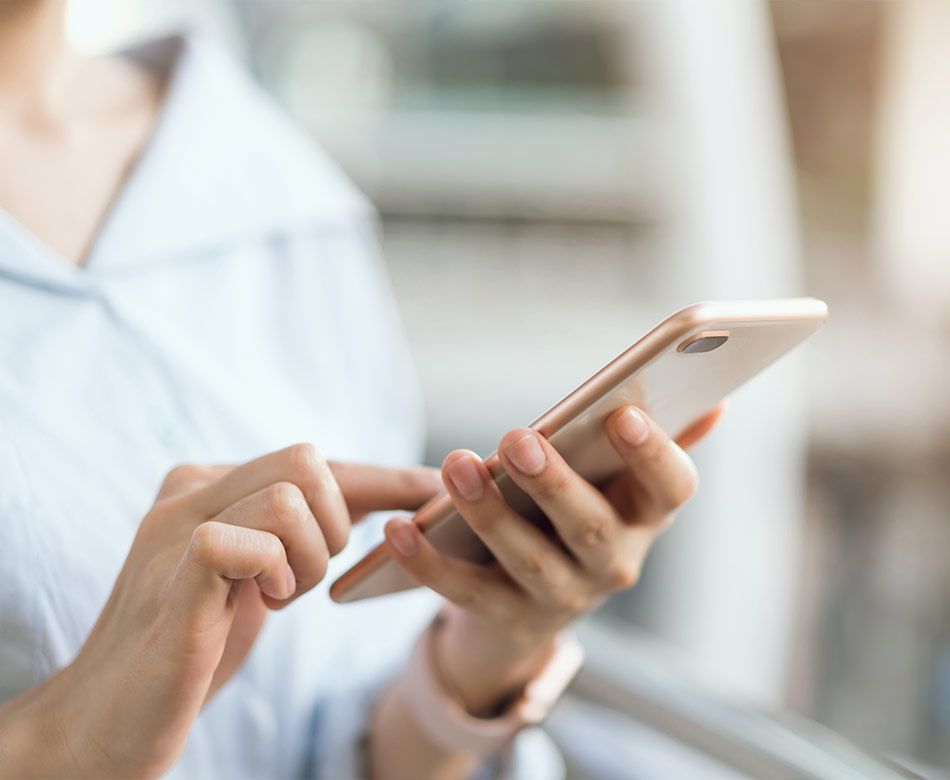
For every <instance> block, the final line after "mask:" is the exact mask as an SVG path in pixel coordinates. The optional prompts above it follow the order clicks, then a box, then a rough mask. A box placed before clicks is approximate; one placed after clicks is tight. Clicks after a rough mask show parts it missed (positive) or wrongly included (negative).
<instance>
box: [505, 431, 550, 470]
mask: <svg viewBox="0 0 950 780" xmlns="http://www.w3.org/2000/svg"><path fill="white" fill-rule="evenodd" d="M505 455H506V456H508V460H510V461H511V462H512V463H514V464H515V468H516V469H518V471H520V472H521V473H522V474H527V475H528V476H529V477H533V476H535V475H536V474H540V473H541V469H543V468H544V449H543V448H542V447H541V442H539V441H538V437H537V436H536V435H535V434H533V433H526V434H525V435H524V436H522V437H521V438H520V439H518V441H516V442H515V443H514V444H509V445H508V446H507V447H506V448H505Z"/></svg>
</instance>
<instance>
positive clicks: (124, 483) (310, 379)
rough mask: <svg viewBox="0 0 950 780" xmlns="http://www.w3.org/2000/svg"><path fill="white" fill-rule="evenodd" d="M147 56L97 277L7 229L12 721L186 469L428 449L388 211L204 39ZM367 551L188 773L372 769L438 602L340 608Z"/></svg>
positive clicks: (4, 322) (266, 645)
mask: <svg viewBox="0 0 950 780" xmlns="http://www.w3.org/2000/svg"><path fill="white" fill-rule="evenodd" d="M129 56H134V57H136V58H138V59H140V60H141V61H142V62H143V63H146V64H148V65H149V66H151V67H156V68H162V67H163V68H166V69H168V72H169V75H168V78H169V80H170V83H169V90H168V92H167V98H166V103H165V106H164V108H163V111H162V115H161V117H160V119H159V122H158V125H157V127H156V129H155V131H154V133H153V135H152V137H151V139H150V141H149V143H148V145H147V148H146V150H145V152H144V154H143V156H142V157H141V159H140V160H139V162H138V164H137V165H136V167H135V169H134V171H133V172H132V174H131V176H130V178H129V180H128V182H127V183H126V185H125V186H124V188H123V191H122V193H121V196H120V197H119V199H118V201H117V202H116V203H115V204H114V206H113V208H112V209H111V211H110V214H109V217H108V219H107V221H106V223H105V225H104V227H103V229H102V231H101V233H100V235H99V236H98V238H97V240H96V242H95V244H94V246H93V248H92V251H91V252H90V254H89V256H88V259H87V263H86V265H85V267H83V268H76V267H75V266H73V265H72V264H70V263H68V262H67V261H66V260H65V259H63V258H62V257H59V256H57V255H56V254H55V253H53V252H52V251H51V250H50V249H49V248H47V247H46V246H44V245H43V244H42V243H41V242H40V241H39V240H38V239H37V238H36V237H35V236H33V235H32V234H31V233H29V232H28V231H27V230H25V229H24V228H23V227H22V226H20V225H19V224H18V223H16V222H15V221H14V220H13V219H12V218H10V217H9V215H7V214H5V213H4V212H2V211H0V546H2V554H0V700H4V699H7V698H9V697H12V696H15V695H16V694H18V693H20V692H22V691H23V690H25V689H27V688H29V687H31V686H33V685H35V684H36V683H37V682H38V681H40V680H42V679H43V678H44V677H46V676H47V675H49V674H50V673H51V672H52V671H54V670H56V669H57V668H60V667H62V666H63V665H64V664H67V663H68V662H69V661H70V660H71V659H72V658H73V657H74V656H75V654H76V652H77V651H78V649H79V647H80V645H81V643H82V641H83V639H84V637H85V636H86V635H87V634H88V632H89V631H90V629H91V627H92V625H93V622H94V621H95V619H96V617H97V615H98V613H99V611H100V609H101V607H102V605H103V604H104V602H105V600H106V598H107V596H108V594H109V591H110V588H111V586H112V583H113V581H114V579H115V576H116V574H117V573H118V571H119V569H120V567H121V565H122V562H123V560H124V558H125V555H126V552H127V550H128V548H129V545H130V544H131V541H132V538H133V535H134V533H135V531H136V528H137V526H138V524H139V522H140V520H141V518H142V517H143V516H144V514H145V513H146V511H147V510H148V508H149V506H150V505H151V502H152V499H153V497H154V495H155V493H156V491H157V489H158V486H159V484H160V483H161V481H162V478H163V476H164V474H165V473H166V472H167V471H168V470H169V469H170V468H171V467H172V466H173V465H175V464H177V463H189V462H196V463H205V462H241V461H244V460H247V459H249V458H252V457H254V456H257V455H259V454H262V453H264V452H267V451H271V450H274V449H277V448H280V447H284V446H286V445H288V444H291V443H294V442H298V441H311V442H313V443H314V444H316V446H317V447H318V448H319V449H320V450H321V451H323V452H324V453H325V454H326V455H327V456H328V457H330V458H332V459H338V460H353V461H364V462H373V463H382V464H392V465H398V464H411V463H415V462H417V461H418V459H419V457H420V453H421V443H422V416H421V407H420V402H419V396H418V394H417V388H416V385H415V380H414V377H413V375H412V372H411V370H410V367H409V361H408V356H407V350H406V345H405V343H404V341H403V336H402V333H401V331H400V326H399V321H398V317H397V314H396V311H395V308H394V305H393V301H392V299H391V296H390V291H389V289H388V286H387V282H386V279H385V274H384V268H383V265H382V263H381V261H380V258H379V256H378V254H377V247H376V242H375V236H374V231H375V215H374V212H373V210H372V208H371V207H370V205H369V204H368V203H367V202H366V200H365V199H364V198H363V197H362V196H361V195H360V194H359V193H358V192H357V191H356V190H355V189H354V188H353V187H352V186H351V185H350V184H349V182H348V181H347V180H346V179H345V178H344V177H343V176H342V175H341V173H340V172H339V170H338V169H337V168H336V167H335V166H334V165H333V163H332V162H330V161H329V160H328V159H327V158H326V157H325V156H324V155H323V154H321V153H320V152H319V151H318V150H317V149H315V148H314V146H313V145H312V144H311V143H310V141H309V140H308V139H306V138H305V137H303V136H302V135H301V133H300V132H299V131H298V130H297V129H296V128H295V127H294V126H293V125H292V124H290V123H289V122H288V121H287V120H285V119H284V117H283V116H282V115H281V114H280V112H279V111H277V110H275V108H274V107H273V106H272V105H271V103H270V102H269V101H268V100H267V99H266V98H265V97H264V95H263V94H262V93H261V92H260V91H259V90H258V89H257V88H256V87H255V86H254V85H253V84H252V83H251V82H250V81H249V80H248V79H247V78H246V77H245V76H244V75H243V74H242V73H241V72H240V70H239V69H238V68H237V67H235V66H234V65H233V64H232V63H231V62H230V61H229V60H228V59H227V58H226V57H225V56H224V55H223V54H222V53H221V52H219V51H218V50H217V49H216V48H214V46H212V45H211V44H210V43H209V42H207V41H201V40H194V39H181V38H171V39H167V40H165V41H161V42H158V43H155V44H150V45H148V46H146V47H142V48H139V49H137V50H135V51H134V52H130V53H129ZM351 538H352V541H351V544H350V545H349V546H348V548H347V550H346V551H344V553H343V554H341V555H340V556H338V557H337V558H336V559H334V561H333V562H332V564H331V568H330V574H329V575H328V577H327V579H326V580H325V581H324V583H323V584H321V586H320V587H318V588H316V589H315V590H314V591H312V592H311V593H309V594H307V595H306V596H305V597H303V598H301V599H300V600H299V601H298V602H297V603H296V604H295V605H293V606H292V607H291V608H290V609H288V610H285V611H283V612H280V613H278V614H274V615H272V616H270V618H269V620H268V622H267V624H266V626H265V628H264V630H263V632H262V634H261V636H260V638H259V640H258V642H257V645H256V646H255V648H254V650H253V652H252V654H251V656H250V658H249V660H248V662H247V663H246V665H245V666H244V667H243V668H242V669H241V670H240V671H239V672H238V673H237V675H235V677H234V679H233V680H232V681H230V682H229V684H228V685H227V686H226V687H225V688H224V689H222V691H221V692H220V693H219V694H218V695H217V697H216V698H215V699H214V700H213V701H212V702H211V704H210V705H209V706H208V707H207V708H206V709H205V710H204V711H203V712H202V714H201V715H200V716H199V718H198V720H197V722H196V723H195V725H194V728H193V729H192V732H191V735H190V737H189V739H188V744H187V746H186V748H185V751H184V754H183V755H182V757H181V760H180V761H179V762H178V764H177V765H176V767H175V769H174V770H173V771H172V775H173V776H186V777H202V778H207V777H227V778H241V777H258V778H259V777H268V778H275V777H300V776H306V775H315V776H323V777H333V778H346V777H353V776H356V775H358V774H359V768H358V767H359V764H358V760H359V747H358V746H359V741H360V737H361V735H362V734H363V732H364V726H365V722H366V716H367V712H368V709H369V707H370V706H371V704H372V702H373V700H374V698H375V695H376V693H377V690H378V688H379V687H380V686H381V685H382V684H384V682H385V680H386V678H387V676H389V675H391V674H392V673H394V670H395V669H396V668H398V666H399V665H400V664H401V663H402V662H403V660H404V658H405V655H406V653H407V651H408V648H409V646H410V645H411V643H412V641H413V639H414V637H415V636H416V635H417V634H418V632H419V631H420V630H421V629H422V627H423V625H424V624H425V623H426V622H427V621H428V620H429V618H430V616H431V614H432V612H433V611H434V609H435V608H436V607H437V600H436V599H435V598H434V597H433V596H432V594H429V593H426V592H423V591H421V590H420V591H415V592H413V593H409V594H404V595H399V596H392V597H387V598H385V599H382V600H373V601H368V602H363V603H359V604H355V605H348V606H338V605H335V604H333V603H331V601H330V600H329V598H328V596H327V586H328V584H329V583H330V582H332V580H333V578H334V576H335V575H336V574H339V573H340V572H341V571H342V570H343V569H344V567H346V566H347V565H348V564H349V563H352V562H353V561H354V560H355V559H356V558H358V557H359V556H360V555H361V553H362V552H364V551H365V550H366V548H367V547H368V546H369V545H370V544H371V543H372V542H375V541H377V540H378V539H379V538H380V531H379V518H377V520H376V522H373V521H372V520H371V521H369V522H366V523H364V524H363V525H361V526H360V527H359V529H358V530H357V531H356V532H355V533H354V534H353V536H352V537H351ZM91 706H95V703H92V704H91ZM521 742H522V744H523V743H524V740H521ZM522 750H524V748H519V750H518V752H521V751H522ZM529 752H531V751H530V749H529ZM542 752H545V751H542ZM535 755H536V758H537V757H538V754H535ZM519 763H521V764H522V766H524V762H523V761H522V762H518V761H516V762H515V765H517V764H519ZM534 768H535V769H538V770H540V769H541V767H540V766H539V765H537V764H536V765H535V766H534ZM525 769H527V767H525ZM545 774H546V772H545Z"/></svg>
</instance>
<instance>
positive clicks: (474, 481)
mask: <svg viewBox="0 0 950 780" xmlns="http://www.w3.org/2000/svg"><path fill="white" fill-rule="evenodd" d="M445 473H446V474H448V477H449V479H450V480H452V484H453V485H455V489H456V490H457V491H458V492H459V493H461V494H462V498H464V499H465V500H466V501H478V499H480V498H481V497H482V489H483V487H484V486H483V484H482V475H481V473H479V471H478V466H476V465H475V459H474V458H473V457H472V456H471V455H462V456H460V457H459V459H458V460H456V461H455V462H454V463H453V464H452V465H451V466H449V467H448V468H447V469H446V472H445Z"/></svg>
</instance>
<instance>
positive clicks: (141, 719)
mask: <svg viewBox="0 0 950 780" xmlns="http://www.w3.org/2000/svg"><path fill="white" fill-rule="evenodd" d="M438 485H439V479H438V473H437V472H435V471H434V470H430V469H422V468H419V469H402V470H396V469H383V468H379V467H375V466H359V465H354V464H346V465H343V464H334V463H328V462H327V461H325V460H324V459H323V458H322V457H321V456H320V455H319V453H318V452H317V451H316V450H315V449H314V448H313V447H312V446H311V445H309V444H300V445H295V446H293V447H289V448H288V449H285V450H281V451H279V452H275V453H271V454H270V455H265V456H264V457H261V458H258V459H257V460H254V461H251V462H249V463H246V464H244V465H241V466H237V467H234V468H231V467H221V466H212V467H204V466H180V467H178V468H176V469H174V470H173V471H172V472H171V473H170V474H169V475H168V476H167V478H166V479H165V482H164V484H163V485H162V488H161V491H160V492H159V494H158V497H157V499H156V501H155V504H154V506H153V507H152V509H151V511H150V512H149V513H148V515H146V517H145V519H144V520H143V521H142V524H141V526H140V527H139V530H138V533H137V535H136V537H135V540H134V542H133V543H132V548H131V550H130V551H129V555H128V558H127V559H126V561H125V564H124V566H123V567H122V570H121V572H120V573H119V576H118V578H117V579H116V583H115V587H114V589H113V591H112V594H111V596H110V597H109V600H108V601H107V603H106V606H105V607H104V609H103V611H102V614H101V615H100V617H99V620H98V622H97V623H96V625H95V627H94V628H93V630H92V632H91V634H90V635H89V638H88V639H87V640H86V642H85V644H84V645H83V648H82V650H81V651H80V652H79V655H78V656H77V657H76V659H75V660H74V661H73V663H71V664H70V665H69V666H68V667H66V668H65V669H63V670H62V671H60V672H59V673H57V674H56V675H54V676H53V677H51V678H49V679H48V680H46V682H44V683H43V685H41V686H38V687H37V688H35V689H33V690H31V691H29V692H27V693H26V694H25V695H23V696H21V697H19V698H18V699H14V700H13V701H11V702H8V703H6V704H5V705H3V707H0V735H3V737H4V738H3V741H2V749H0V775H2V776H34V775H46V776H50V775H53V776H60V777H77V776H84V777H87V776H96V777H157V776H159V775H161V774H162V773H163V772H165V771H166V770H167V769H168V768H169V767H170V766H171V765H172V763H174V761H175V759H176V758H177V757H178V756H179V754H180V753H181V750H182V748H183V746H184V742H185V738H186V737H187V734H188V730H189V728H190V727H191V724H192V722H193V721H194V719H195V717H196V716H197V714H198V712H199V711H200V710H201V707H202V706H203V705H204V704H205V703H206V702H207V701H208V699H210V698H211V697H212V696H213V695H214V694H215V692H216V691H217V690H218V689H219V688H220V687H221V686H222V685H223V684H224V683H225V682H226V681H227V680H228V679H229V678H230V677H231V675H232V674H233V673H234V672H235V670H237V668H238V667H239V666H240V665H241V663H242V662H243V661H244V659H245V658H246V656H247V654H248V652H249V651H250V649H251V647H252V645H253V643H254V640H255V639H256V638H257V635H258V633H259V631H260V629H261V627H262V626H263V624H264V621H265V619H266V616H267V613H268V610H274V609H282V608H284V607H286V606H287V605H288V604H290V603H292V602H293V601H294V600H295V599H296V598H299V597H300V596H301V595H302V594H304V593H306V592H307V591H308V590H310V589H311V588H312V587H313V586H314V585H316V584H317V583H318V582H320V580H322V579H323V576H324V574H325V573H326V568H327V563H328V561H329V559H330V556H331V555H335V554H336V553H338V552H339V551H340V550H341V549H343V546H344V545H345V544H346V539H347V536H348V534H349V529H350V527H351V525H352V523H353V521H354V520H356V519H359V517H360V516H361V515H362V514H364V513H365V512H368V511H371V510H375V509H380V508H383V507H386V508H389V507H396V506H400V507H404V508H415V507H418V506H419V505H421V504H422V503H424V502H425V501H426V500H427V499H428V498H429V497H430V496H431V495H432V494H433V493H434V492H435V490H436V489H437V487H438ZM367 486H371V487H370V488H369V489H367ZM38 745H42V750H41V751H35V748H36V747H37V746H38Z"/></svg>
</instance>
